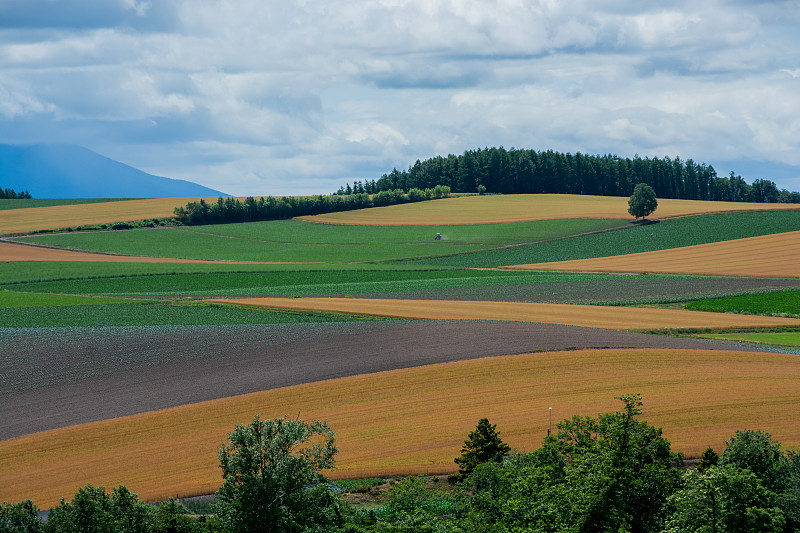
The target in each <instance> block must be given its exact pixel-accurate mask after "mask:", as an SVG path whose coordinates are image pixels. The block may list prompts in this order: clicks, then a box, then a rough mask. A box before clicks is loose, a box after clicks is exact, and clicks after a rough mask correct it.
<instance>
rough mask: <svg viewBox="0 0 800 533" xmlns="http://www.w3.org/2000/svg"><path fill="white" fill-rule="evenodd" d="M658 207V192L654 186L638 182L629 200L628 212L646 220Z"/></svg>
mask: <svg viewBox="0 0 800 533" xmlns="http://www.w3.org/2000/svg"><path fill="white" fill-rule="evenodd" d="M657 207H658V200H656V192H655V191H654V190H653V188H652V187H651V186H649V185H648V184H646V183H638V184H637V185H636V187H634V188H633V194H631V197H630V199H629V200H628V213H630V214H631V216H633V217H635V218H637V219H638V218H639V217H641V218H642V220H644V219H645V218H646V217H647V215H649V214H650V213H652V212H653V211H655V210H656V208H657Z"/></svg>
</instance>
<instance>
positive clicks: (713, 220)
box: [418, 210, 800, 268]
mask: <svg viewBox="0 0 800 533" xmlns="http://www.w3.org/2000/svg"><path fill="white" fill-rule="evenodd" d="M797 230H800V210H788V211H751V212H741V213H721V214H714V215H699V216H691V217H680V218H673V219H667V220H663V221H661V222H659V223H657V224H649V225H644V226H633V225H631V226H630V227H628V228H625V229H624V230H620V231H608V232H603V233H595V234H591V235H581V236H576V237H572V238H569V239H563V240H558V241H551V242H543V243H539V244H533V245H528V246H515V247H510V248H502V249H497V250H489V251H483V252H480V253H472V254H463V255H456V256H452V257H442V258H435V259H421V260H419V261H418V262H419V263H421V264H426V265H432V266H434V265H435V266H450V267H457V268H477V267H484V268H485V267H495V266H498V265H520V264H528V263H546V262H551V261H569V260H572V259H588V258H592V257H606V256H611V255H624V254H633V253H639V252H650V251H654V250H666V249H669V248H678V247H682V246H693V245H696V244H705V243H710V242H720V241H726V240H732V239H743V238H746V237H757V236H760V235H769V234H773V233H783V232H787V231H797Z"/></svg>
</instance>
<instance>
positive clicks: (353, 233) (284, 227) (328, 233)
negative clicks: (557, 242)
mask: <svg viewBox="0 0 800 533" xmlns="http://www.w3.org/2000/svg"><path fill="white" fill-rule="evenodd" d="M624 223H625V221H623V220H608V219H602V220H599V219H567V220H542V221H535V222H512V223H506V224H472V225H458V226H452V225H451V226H444V225H433V226H342V225H339V226H337V225H330V224H315V223H312V222H306V221H304V220H274V221H270V222H252V223H245V224H218V225H212V226H196V227H192V228H182V231H190V232H199V233H211V234H214V235H222V236H226V237H235V238H239V239H250V240H254V241H273V242H285V243H286V242H294V243H318V244H365V243H373V244H380V243H384V244H387V243H413V242H416V243H428V242H431V241H432V240H433V238H434V236H435V235H436V234H437V233H440V234H441V235H442V240H444V241H447V243H451V244H452V243H458V244H476V243H480V244H497V245H501V244H515V243H520V242H534V241H541V240H546V239H554V238H559V237H565V236H568V235H575V234H579V233H584V232H588V231H597V230H603V229H608V228H612V227H616V226H620V225H623V224H624Z"/></svg>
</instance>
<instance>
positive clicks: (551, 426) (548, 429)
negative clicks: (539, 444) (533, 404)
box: [547, 407, 553, 437]
mask: <svg viewBox="0 0 800 533" xmlns="http://www.w3.org/2000/svg"><path fill="white" fill-rule="evenodd" d="M549 409H550V426H549V427H548V428H547V436H548V437H549V436H550V432H551V431H552V430H553V408H552V407H550V408H549Z"/></svg>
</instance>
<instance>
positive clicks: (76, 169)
mask: <svg viewBox="0 0 800 533" xmlns="http://www.w3.org/2000/svg"><path fill="white" fill-rule="evenodd" d="M0 187H6V188H10V189H14V190H17V191H23V190H27V191H29V192H30V194H31V196H33V197H34V198H54V199H56V198H175V197H191V196H202V197H209V196H229V195H228V194H226V193H223V192H220V191H217V190H214V189H211V188H208V187H204V186H202V185H199V184H197V183H193V182H191V181H187V180H181V179H173V178H165V177H162V176H155V175H153V174H148V173H147V172H144V171H142V170H139V169H137V168H134V167H132V166H130V165H126V164H125V163H121V162H119V161H116V160H114V159H111V158H109V157H106V156H104V155H101V154H98V153H97V152H94V151H92V150H90V149H88V148H84V147H82V146H77V145H71V144H32V145H13V144H0Z"/></svg>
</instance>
